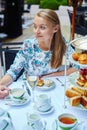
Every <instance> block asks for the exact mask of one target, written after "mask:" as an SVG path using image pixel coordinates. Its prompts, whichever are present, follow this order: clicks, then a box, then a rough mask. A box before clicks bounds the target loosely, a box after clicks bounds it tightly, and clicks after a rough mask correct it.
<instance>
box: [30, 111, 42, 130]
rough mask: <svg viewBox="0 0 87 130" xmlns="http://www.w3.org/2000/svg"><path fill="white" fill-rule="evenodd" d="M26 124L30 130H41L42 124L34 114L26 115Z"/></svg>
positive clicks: (38, 116)
mask: <svg viewBox="0 0 87 130" xmlns="http://www.w3.org/2000/svg"><path fill="white" fill-rule="evenodd" d="M27 124H28V127H29V128H31V129H32V130H41V129H42V128H43V123H42V121H41V118H40V115H38V114H36V113H31V114H29V113H27Z"/></svg>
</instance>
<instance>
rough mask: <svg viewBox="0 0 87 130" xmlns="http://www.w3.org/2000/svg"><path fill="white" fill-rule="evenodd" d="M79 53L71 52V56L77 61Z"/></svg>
mask: <svg viewBox="0 0 87 130" xmlns="http://www.w3.org/2000/svg"><path fill="white" fill-rule="evenodd" d="M79 55H80V53H77V52H75V53H73V54H72V58H73V59H74V60H76V61H78V58H79Z"/></svg>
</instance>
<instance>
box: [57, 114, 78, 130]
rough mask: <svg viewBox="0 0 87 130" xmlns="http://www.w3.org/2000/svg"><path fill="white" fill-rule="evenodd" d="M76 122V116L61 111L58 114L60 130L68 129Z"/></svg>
mask: <svg viewBox="0 0 87 130" xmlns="http://www.w3.org/2000/svg"><path fill="white" fill-rule="evenodd" d="M77 124H78V120H77V118H76V117H75V116H74V115H73V114H70V113H63V114H61V115H59V116H58V125H59V126H60V127H61V128H62V130H70V129H72V128H74V127H75V126H76V125H77Z"/></svg>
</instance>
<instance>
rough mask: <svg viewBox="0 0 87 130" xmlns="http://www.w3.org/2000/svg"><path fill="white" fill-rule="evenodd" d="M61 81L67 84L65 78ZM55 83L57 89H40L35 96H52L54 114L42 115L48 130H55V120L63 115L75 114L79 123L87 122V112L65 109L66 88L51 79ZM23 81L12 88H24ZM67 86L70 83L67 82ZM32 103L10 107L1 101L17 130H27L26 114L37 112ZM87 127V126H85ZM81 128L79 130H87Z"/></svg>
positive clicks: (15, 83) (68, 107) (14, 84)
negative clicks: (42, 94) (44, 94)
mask: <svg viewBox="0 0 87 130" xmlns="http://www.w3.org/2000/svg"><path fill="white" fill-rule="evenodd" d="M59 78H60V79H61V81H62V82H65V79H64V76H61V77H59ZM50 79H52V80H53V81H54V82H55V88H53V89H50V90H48V91H40V90H38V89H36V90H35V95H37V94H41V93H46V94H48V95H49V96H51V100H52V105H53V107H54V111H53V112H52V113H49V114H43V115H42V114H41V115H40V116H41V118H42V119H43V120H45V121H47V130H54V128H53V124H54V123H53V122H54V120H55V119H57V117H58V115H60V114H61V113H66V112H68V113H72V114H74V115H75V116H76V117H77V118H78V120H79V121H82V120H85V119H86V120H87V111H86V110H85V111H83V110H80V109H77V108H73V107H70V106H67V107H66V108H65V107H64V104H66V103H64V99H65V98H64V87H63V86H61V84H60V82H59V81H57V80H56V79H55V78H53V77H52V78H50ZM22 84H23V81H17V82H14V83H13V84H12V85H11V86H10V87H22ZM67 84H69V83H68V81H67ZM31 104H32V103H31V102H29V103H27V104H25V105H23V106H10V105H6V104H5V102H4V100H1V101H0V107H1V108H4V109H5V110H7V111H8V112H9V113H10V115H11V118H12V122H13V125H14V126H15V130H27V129H26V128H25V126H26V122H27V118H26V114H27V112H35V113H36V112H37V111H36V109H35V108H32V107H31ZM85 126H87V124H86V125H85ZM82 128H83V127H81V128H80V129H79V130H87V127H86V129H85V128H83V129H82ZM55 130H56V129H55Z"/></svg>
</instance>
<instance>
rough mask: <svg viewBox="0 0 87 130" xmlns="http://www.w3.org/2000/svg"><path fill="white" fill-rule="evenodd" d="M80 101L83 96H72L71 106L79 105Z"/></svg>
mask: <svg viewBox="0 0 87 130" xmlns="http://www.w3.org/2000/svg"><path fill="white" fill-rule="evenodd" d="M80 102H81V96H74V97H72V98H70V105H71V106H77V105H79V104H80Z"/></svg>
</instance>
